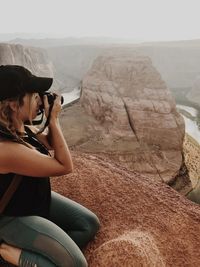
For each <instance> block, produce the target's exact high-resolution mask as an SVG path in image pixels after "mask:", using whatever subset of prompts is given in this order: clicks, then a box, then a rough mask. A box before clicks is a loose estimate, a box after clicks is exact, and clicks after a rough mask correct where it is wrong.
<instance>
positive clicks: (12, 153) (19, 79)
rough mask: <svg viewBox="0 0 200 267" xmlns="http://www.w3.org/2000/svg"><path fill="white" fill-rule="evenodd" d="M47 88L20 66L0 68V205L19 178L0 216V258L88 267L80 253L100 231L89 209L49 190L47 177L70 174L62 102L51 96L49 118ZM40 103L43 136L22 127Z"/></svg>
mask: <svg viewBox="0 0 200 267" xmlns="http://www.w3.org/2000/svg"><path fill="white" fill-rule="evenodd" d="M51 84H52V79H51V78H45V77H37V76H35V75H32V73H31V72H30V71H28V70H27V69H25V68H24V67H22V66H17V65H4V66H0V202H1V198H2V197H3V196H4V194H5V192H6V190H7V188H8V187H9V184H10V183H11V181H12V180H13V179H15V178H16V174H18V175H20V176H22V178H21V181H20V183H19V185H18V187H17V189H16V191H15V193H14V194H13V195H12V198H11V199H10V201H9V203H8V204H7V206H6V207H5V209H4V210H3V212H2V213H1V214H0V242H1V245H0V255H1V258H2V261H4V260H5V261H6V262H9V263H11V264H13V265H14V266H21V267H32V266H34V267H36V266H37V267H55V266H63V267H74V266H77V267H82V266H87V262H86V260H85V258H84V256H83V254H82V252H81V249H82V248H83V247H85V246H86V245H87V244H88V242H89V241H90V240H91V239H93V237H94V236H95V234H96V232H97V230H98V228H99V220H98V218H97V217H96V215H94V214H93V213H92V212H91V211H89V210H88V209H86V208H84V207H83V206H81V205H79V204H77V203H75V202H74V201H71V200H69V199H67V198H65V197H63V196H61V195H59V194H57V193H55V192H52V191H51V188H50V182H49V178H48V177H49V176H51V177H52V176H58V175H65V174H68V173H70V172H72V171H73V163H72V159H71V155H70V152H69V149H68V146H67V144H66V142H65V139H64V137H63V134H62V131H61V128H60V125H59V120H58V116H59V113H60V111H61V99H60V97H59V96H56V99H55V101H54V103H53V107H52V110H51V113H50V114H49V103H48V99H47V96H44V97H43V98H41V95H44V92H45V91H47V90H48V89H49V88H50V86H51ZM42 104H43V106H44V111H45V115H46V117H49V125H48V134H46V135H45V134H43V133H42V134H36V132H35V130H36V129H35V128H34V127H33V126H27V125H25V123H26V122H27V121H29V122H31V121H32V120H33V119H34V118H35V117H36V116H37V114H38V111H39V109H40V107H41V105H42ZM51 149H53V150H54V156H53V157H52V156H51V155H50V154H49V152H48V150H51Z"/></svg>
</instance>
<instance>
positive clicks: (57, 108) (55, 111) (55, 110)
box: [43, 94, 61, 120]
mask: <svg viewBox="0 0 200 267" xmlns="http://www.w3.org/2000/svg"><path fill="white" fill-rule="evenodd" d="M54 95H55V97H56V98H55V100H54V102H53V107H52V110H51V114H50V116H51V117H50V120H51V118H53V119H56V118H58V116H59V114H60V112H61V96H60V95H57V94H54ZM43 100H44V112H45V116H46V118H48V116H49V110H50V105H49V102H48V98H47V95H44V98H43Z"/></svg>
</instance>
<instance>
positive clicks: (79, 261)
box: [67, 254, 88, 267]
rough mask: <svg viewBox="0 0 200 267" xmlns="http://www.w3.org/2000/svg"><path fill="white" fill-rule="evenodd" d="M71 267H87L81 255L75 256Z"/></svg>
mask: <svg viewBox="0 0 200 267" xmlns="http://www.w3.org/2000/svg"><path fill="white" fill-rule="evenodd" d="M67 267H68V265H67ZM73 267H88V263H87V261H86V259H85V257H84V255H83V254H79V255H76V257H75V258H74V264H73Z"/></svg>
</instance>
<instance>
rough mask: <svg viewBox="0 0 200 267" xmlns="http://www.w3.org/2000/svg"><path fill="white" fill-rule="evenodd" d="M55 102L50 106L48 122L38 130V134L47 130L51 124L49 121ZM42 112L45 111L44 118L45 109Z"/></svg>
mask: <svg viewBox="0 0 200 267" xmlns="http://www.w3.org/2000/svg"><path fill="white" fill-rule="evenodd" d="M53 104H54V103H52V104H51V105H50V106H49V114H48V117H47V119H46V122H45V124H44V126H43V127H42V128H41V129H40V130H39V131H38V132H37V134H40V133H42V132H43V131H44V130H45V128H46V127H47V126H48V125H49V121H50V118H51V111H52V108H53ZM42 112H43V115H42V118H43V116H44V110H43V111H42Z"/></svg>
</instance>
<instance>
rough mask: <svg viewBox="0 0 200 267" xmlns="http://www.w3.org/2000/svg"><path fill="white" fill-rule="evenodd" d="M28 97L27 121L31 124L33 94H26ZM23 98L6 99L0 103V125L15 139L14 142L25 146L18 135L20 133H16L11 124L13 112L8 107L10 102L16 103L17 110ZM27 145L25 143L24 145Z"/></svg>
mask: <svg viewBox="0 0 200 267" xmlns="http://www.w3.org/2000/svg"><path fill="white" fill-rule="evenodd" d="M28 95H29V98H28V99H29V121H30V124H31V123H32V120H31V117H32V116H31V115H32V102H33V96H34V93H33V94H28ZM24 96H25V95H23V96H19V97H17V98H12V99H11V98H10V99H6V100H3V101H0V125H2V126H3V127H4V128H6V130H7V131H8V132H9V133H10V134H11V135H12V136H13V137H15V139H16V141H18V142H20V143H23V144H25V143H26V142H25V141H24V140H23V139H22V136H21V135H20V133H19V132H18V131H17V129H16V128H15V127H14V124H13V119H12V114H13V111H12V109H11V107H10V101H16V104H17V108H18V109H19V108H20V106H22V105H23V103H24V102H23V97H24ZM26 145H27V143H26Z"/></svg>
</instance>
